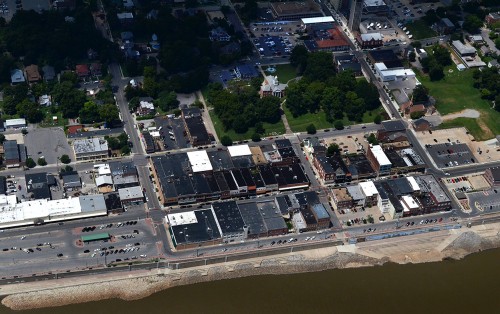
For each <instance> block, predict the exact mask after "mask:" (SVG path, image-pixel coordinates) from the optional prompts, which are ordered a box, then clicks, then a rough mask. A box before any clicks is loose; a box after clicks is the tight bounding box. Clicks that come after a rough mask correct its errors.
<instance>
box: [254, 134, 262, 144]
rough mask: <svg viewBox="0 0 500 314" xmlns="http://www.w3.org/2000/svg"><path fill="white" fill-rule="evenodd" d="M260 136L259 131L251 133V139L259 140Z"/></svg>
mask: <svg viewBox="0 0 500 314" xmlns="http://www.w3.org/2000/svg"><path fill="white" fill-rule="evenodd" d="M260 140H261V138H260V134H259V133H254V134H252V141H254V142H260Z"/></svg>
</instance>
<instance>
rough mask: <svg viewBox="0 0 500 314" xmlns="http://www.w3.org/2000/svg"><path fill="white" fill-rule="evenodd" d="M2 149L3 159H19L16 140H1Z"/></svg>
mask: <svg viewBox="0 0 500 314" xmlns="http://www.w3.org/2000/svg"><path fill="white" fill-rule="evenodd" d="M3 149H4V159H5V160H14V159H15V160H19V148H18V146H17V141H15V140H12V141H10V140H7V141H4V142H3Z"/></svg>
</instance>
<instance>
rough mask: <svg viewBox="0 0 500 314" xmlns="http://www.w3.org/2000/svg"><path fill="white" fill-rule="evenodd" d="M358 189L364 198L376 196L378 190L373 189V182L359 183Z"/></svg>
mask: <svg viewBox="0 0 500 314" xmlns="http://www.w3.org/2000/svg"><path fill="white" fill-rule="evenodd" d="M359 188H360V189H361V191H362V192H363V194H364V195H365V196H366V197H371V196H374V195H377V194H378V190H377V188H376V187H375V184H374V183H373V181H366V182H360V183H359Z"/></svg>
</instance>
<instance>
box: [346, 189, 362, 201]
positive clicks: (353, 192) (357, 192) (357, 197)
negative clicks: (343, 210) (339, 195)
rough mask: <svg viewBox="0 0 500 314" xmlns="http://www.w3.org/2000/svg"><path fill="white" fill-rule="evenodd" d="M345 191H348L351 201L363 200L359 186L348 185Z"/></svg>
mask: <svg viewBox="0 0 500 314" xmlns="http://www.w3.org/2000/svg"><path fill="white" fill-rule="evenodd" d="M347 191H349V195H351V197H352V199H353V201H355V202H357V201H359V200H363V199H365V196H364V195H363V192H361V188H360V187H359V185H349V186H348V187H347Z"/></svg>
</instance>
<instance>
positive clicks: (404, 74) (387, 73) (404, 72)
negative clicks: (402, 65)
mask: <svg viewBox="0 0 500 314" xmlns="http://www.w3.org/2000/svg"><path fill="white" fill-rule="evenodd" d="M375 72H376V73H377V75H378V77H380V79H381V80H382V81H383V82H389V81H399V80H406V79H408V78H414V77H415V76H416V75H415V72H413V70H412V69H388V68H387V66H386V65H385V64H384V63H382V62H379V63H375Z"/></svg>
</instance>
